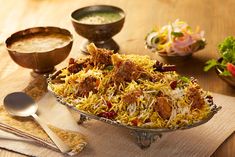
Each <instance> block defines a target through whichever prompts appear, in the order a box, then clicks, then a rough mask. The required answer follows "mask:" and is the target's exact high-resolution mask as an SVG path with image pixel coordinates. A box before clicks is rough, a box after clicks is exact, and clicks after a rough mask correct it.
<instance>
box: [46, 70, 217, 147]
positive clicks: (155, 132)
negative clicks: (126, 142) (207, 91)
mask: <svg viewBox="0 0 235 157" xmlns="http://www.w3.org/2000/svg"><path fill="white" fill-rule="evenodd" d="M57 74H58V72H56V73H54V74H52V75H49V78H48V90H49V91H51V92H52V93H53V94H54V96H55V97H56V99H57V101H58V102H60V103H61V104H63V105H65V106H67V107H68V108H69V109H70V111H72V113H73V114H77V115H79V114H80V119H79V121H78V124H82V123H83V122H84V121H86V120H88V119H94V120H98V121H101V122H104V123H107V124H110V125H114V126H117V127H122V128H126V129H129V130H130V132H131V134H132V135H133V136H134V137H135V138H136V142H137V144H138V145H139V146H140V148H141V149H144V148H148V147H149V146H150V145H151V143H153V142H154V141H155V139H156V137H161V136H162V134H163V133H165V132H172V131H176V130H184V129H190V128H193V127H196V126H199V125H202V124H204V123H206V122H208V121H209V120H210V119H211V118H212V117H213V116H214V115H215V114H216V113H217V112H218V111H219V110H220V109H221V107H217V106H216V105H214V107H213V108H212V109H211V112H210V113H209V114H208V116H207V118H205V119H203V120H201V121H198V122H196V123H194V124H191V125H186V126H183V127H175V128H143V127H138V126H130V125H124V124H122V123H119V122H117V121H115V120H112V119H108V118H104V117H99V116H97V115H93V114H89V113H86V112H85V111H82V110H79V109H77V108H76V107H74V106H73V104H72V103H68V102H67V101H66V99H65V98H63V97H62V96H60V95H57V94H56V93H55V92H54V91H53V90H52V89H51V87H50V85H51V84H52V82H51V81H52V80H53V78H55V75H57ZM74 111H75V112H74Z"/></svg>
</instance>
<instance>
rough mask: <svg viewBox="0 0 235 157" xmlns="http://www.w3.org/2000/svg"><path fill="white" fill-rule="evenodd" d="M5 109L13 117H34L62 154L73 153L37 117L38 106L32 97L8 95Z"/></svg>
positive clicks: (5, 99)
mask: <svg viewBox="0 0 235 157" xmlns="http://www.w3.org/2000/svg"><path fill="white" fill-rule="evenodd" d="M4 107H5V109H6V110H7V111H8V112H9V113H10V114H11V115H13V116H20V117H28V116H32V117H33V118H34V119H35V120H36V121H37V122H38V124H40V125H41V127H42V128H43V129H44V131H45V132H46V133H47V135H48V136H49V137H50V139H51V140H52V141H53V142H54V143H55V145H56V146H57V147H58V148H59V150H60V151H61V152H63V153H68V152H70V151H71V149H70V148H69V147H68V146H67V145H66V144H65V143H64V142H63V141H62V140H61V139H60V138H59V137H58V136H57V135H56V134H55V133H54V132H52V131H51V129H49V128H48V126H47V124H46V123H45V122H43V121H42V120H41V119H40V118H39V117H38V116H37V115H36V111H37V109H38V105H37V104H36V103H35V102H34V100H33V99H32V98H31V97H30V96H28V95H27V94H25V93H24V92H15V93H11V94H8V95H7V96H6V97H5V98H4Z"/></svg>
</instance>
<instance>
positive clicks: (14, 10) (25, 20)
mask: <svg viewBox="0 0 235 157" xmlns="http://www.w3.org/2000/svg"><path fill="white" fill-rule="evenodd" d="M0 2H1V4H2V5H1V6H0V10H1V14H0V19H1V21H0V40H2V41H4V40H5V39H6V37H8V36H9V35H10V34H11V33H13V32H15V31H18V30H20V29H25V28H29V27H34V26H47V25H50V26H58V27H64V28H67V29H69V30H70V31H71V32H72V33H73V34H74V39H75V42H74V45H73V49H72V52H71V55H70V56H72V57H75V56H79V55H81V53H80V52H79V44H80V43H81V41H82V37H80V36H78V35H77V34H76V33H75V31H74V29H73V27H72V24H71V21H70V13H71V12H72V11H73V10H75V9H77V8H80V7H83V6H87V5H92V4H109V5H110V4H111V5H116V6H119V7H121V8H123V9H124V10H125V11H126V14H127V16H126V22H125V25H124V27H123V30H122V31H121V32H120V33H119V34H118V35H117V36H115V37H114V39H115V40H116V41H117V42H118V43H119V44H120V46H121V52H122V53H134V54H141V55H143V54H145V55H150V56H151V57H152V58H155V59H159V60H162V59H161V58H160V57H158V56H157V54H154V53H151V52H150V51H148V50H146V49H145V48H144V37H145V35H146V33H147V32H148V31H150V30H151V28H152V27H153V26H155V25H163V24H166V23H168V22H169V21H173V20H175V19H177V18H180V19H182V20H185V21H187V22H188V23H189V24H190V25H191V26H192V27H193V28H195V27H196V26H201V28H202V29H203V30H205V32H206V39H207V43H208V44H207V46H206V48H205V49H204V50H202V51H200V52H198V53H197V54H195V55H193V57H192V58H190V59H188V60H186V61H183V62H178V63H177V65H178V72H179V73H181V74H184V75H188V76H194V77H196V78H198V80H199V82H200V84H201V86H202V87H203V88H204V89H206V90H210V91H212V92H218V93H222V94H226V95H231V96H235V89H233V88H231V87H230V86H228V85H227V84H226V83H224V82H223V81H221V80H220V79H219V78H218V77H217V76H216V74H215V72H214V71H211V72H209V73H205V72H203V66H204V63H205V61H206V60H208V59H210V58H217V57H218V54H217V45H218V43H219V42H220V41H222V40H223V39H224V38H225V37H226V36H228V35H234V34H235V29H234V27H235V18H234V17H235V11H234V10H235V1H234V0H226V1H220V0H207V1H205V0H194V1H192V0H148V1H142V0H129V1H127V0H119V1H112V0H103V1H101V0H86V1H84V0H21V1H15V0H8V1H4V0H0ZM0 50H1V52H0V58H1V64H0V80H2V79H7V78H5V75H4V74H5V73H6V72H9V71H10V72H12V73H14V74H15V75H14V77H16V78H17V76H18V75H21V76H22V75H27V76H28V73H29V71H30V70H26V69H23V68H21V67H19V66H17V65H16V64H15V63H13V61H11V59H10V57H9V56H8V53H7V51H6V50H5V45H4V44H3V43H2V44H1V45H0ZM64 63H65V62H63V63H62V64H61V65H60V66H62V65H64ZM16 74H17V75H16ZM23 82H24V80H22V83H23ZM9 85H14V86H17V85H15V84H14V83H13V82H11V84H10V83H9ZM1 90H2V89H1ZM0 156H1V157H6V156H21V155H19V154H16V153H12V152H9V151H6V150H3V149H0ZM213 156H230V157H232V156H233V157H234V156H235V134H233V135H231V137H229V139H227V140H226V141H225V142H224V143H223V144H222V145H221V146H220V147H219V148H218V150H217V151H216V152H215V153H214V155H213Z"/></svg>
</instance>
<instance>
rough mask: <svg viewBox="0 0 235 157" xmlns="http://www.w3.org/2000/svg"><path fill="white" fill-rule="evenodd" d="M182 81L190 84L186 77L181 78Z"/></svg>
mask: <svg viewBox="0 0 235 157" xmlns="http://www.w3.org/2000/svg"><path fill="white" fill-rule="evenodd" d="M180 79H181V80H182V81H183V82H186V83H189V82H190V79H189V78H187V77H185V76H182V77H180Z"/></svg>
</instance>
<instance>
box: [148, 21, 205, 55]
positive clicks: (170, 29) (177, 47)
mask: <svg viewBox="0 0 235 157" xmlns="http://www.w3.org/2000/svg"><path fill="white" fill-rule="evenodd" d="M145 45H146V47H147V48H148V49H150V50H152V51H153V52H158V53H159V54H160V55H162V56H187V55H190V54H192V53H194V52H196V51H198V50H201V49H203V48H204V47H205V45H206V40H205V38H204V31H201V30H200V29H199V27H197V28H196V30H195V31H193V30H192V29H191V27H190V26H189V25H188V24H187V23H186V22H185V21H181V20H179V19H177V20H175V21H174V22H172V23H169V24H167V25H164V26H163V27H161V28H156V29H154V30H152V31H150V33H148V34H147V36H146V37H145Z"/></svg>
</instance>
